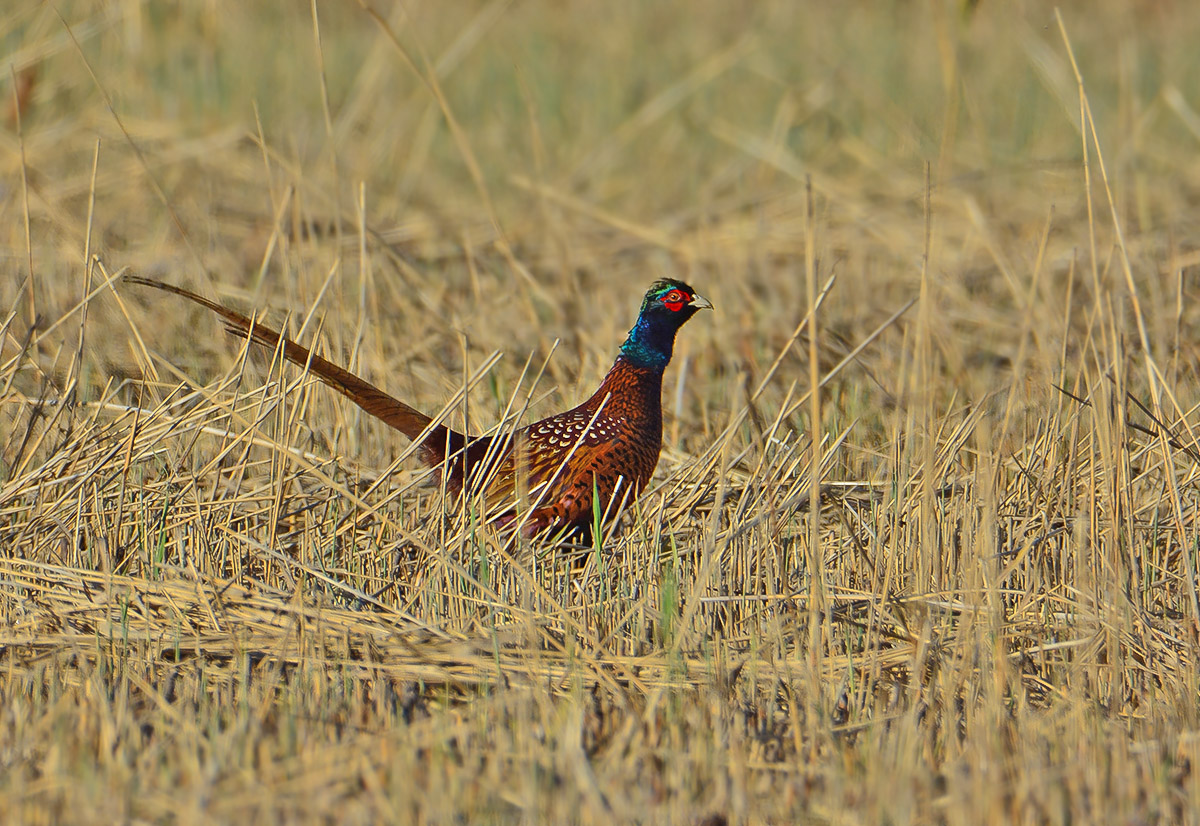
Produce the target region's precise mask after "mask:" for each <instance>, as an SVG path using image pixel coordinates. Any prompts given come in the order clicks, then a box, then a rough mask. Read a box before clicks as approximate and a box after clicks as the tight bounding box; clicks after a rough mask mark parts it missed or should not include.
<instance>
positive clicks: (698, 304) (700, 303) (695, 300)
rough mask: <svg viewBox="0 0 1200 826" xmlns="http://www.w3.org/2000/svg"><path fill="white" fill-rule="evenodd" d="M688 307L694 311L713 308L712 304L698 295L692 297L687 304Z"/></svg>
mask: <svg viewBox="0 0 1200 826" xmlns="http://www.w3.org/2000/svg"><path fill="white" fill-rule="evenodd" d="M688 306H690V307H692V308H693V309H696V310H711V309H712V308H713V305H712V302H711V301H709V300H708V299H707V298H705V297H704V296H702V295H699V294H696V295H693V296H692V300H691V301H689V302H688Z"/></svg>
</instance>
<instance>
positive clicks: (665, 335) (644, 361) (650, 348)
mask: <svg viewBox="0 0 1200 826" xmlns="http://www.w3.org/2000/svg"><path fill="white" fill-rule="evenodd" d="M711 309H712V304H711V303H710V302H709V300H708V299H707V298H705V297H704V296H702V295H698V294H697V293H696V291H695V290H693V289H692V288H691V287H689V286H688V285H687V284H684V283H683V282H682V281H676V280H674V279H672V278H664V279H662V280H661V281H655V282H654V283H653V284H652V285H650V289H649V290H647V292H646V297H645V298H644V299H642V309H641V312H639V313H638V317H637V321H636V322H635V323H634V325H633V329H632V330H630V331H629V337H628V338H627V339H625V343H624V344H622V345H621V356H622V358H624V359H625V360H626V361H627V362H629V363H630V364H632V365H633V366H635V367H643V368H651V369H657V370H665V369H666V366H667V364H668V362H670V361H671V351H672V350H673V349H674V347H675V333H676V332H678V331H679V328H680V327H682V326H683V325H684V323H685V322H686V321H687V320H688V319H689V318H691V317H692V316H694V315H695V314H696V313H697V312H698V311H699V310H711Z"/></svg>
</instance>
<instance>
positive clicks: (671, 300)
mask: <svg viewBox="0 0 1200 826" xmlns="http://www.w3.org/2000/svg"><path fill="white" fill-rule="evenodd" d="M691 300H692V297H691V296H690V295H688V294H687V293H685V292H683V291H682V290H671V292H669V293H667V294H666V295H664V296H663V298H662V303H663V306H664V307H666V308H667V309H668V310H670V311H671V312H673V313H677V312H679V311H680V310H682V309H683V307H684V305H685V304H687V303H688V302H690V301H691Z"/></svg>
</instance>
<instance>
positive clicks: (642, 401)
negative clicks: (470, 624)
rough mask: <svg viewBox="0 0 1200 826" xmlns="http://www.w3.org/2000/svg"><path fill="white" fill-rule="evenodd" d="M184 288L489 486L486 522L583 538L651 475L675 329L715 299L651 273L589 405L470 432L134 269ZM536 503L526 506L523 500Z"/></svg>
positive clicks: (459, 482) (456, 486)
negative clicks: (492, 431) (506, 429)
mask: <svg viewBox="0 0 1200 826" xmlns="http://www.w3.org/2000/svg"><path fill="white" fill-rule="evenodd" d="M125 280H127V281H130V282H132V283H134V284H141V285H143V286H146V287H154V288H156V289H159V290H164V291H166V292H170V293H175V294H176V295H180V296H183V297H184V298H187V299H189V300H191V301H194V302H195V303H197V304H199V305H201V306H203V307H207V308H208V309H210V310H212V311H213V312H214V313H216V314H217V315H219V316H220V317H221V318H222V319H223V320H224V322H225V326H226V328H227V329H228V330H229V332H231V333H233V334H235V335H239V336H243V337H249V338H250V339H251V340H253V341H254V342H256V343H258V344H260V345H263V346H266V347H270V348H281V349H282V352H283V356H284V358H286V359H287V360H288V361H290V362H292V363H293V364H297V365H300V366H301V367H305V368H306V369H307V370H309V371H310V372H311V373H312V374H313V375H315V376H317V377H318V378H319V379H321V380H322V381H323V382H325V383H326V384H328V385H329V386H330V387H332V388H333V389H335V390H337V391H338V392H339V393H341V394H342V395H344V396H346V397H347V398H348V399H350V400H351V401H352V402H354V403H355V404H356V405H358V406H359V407H360V408H362V409H363V410H364V411H366V412H367V413H369V414H370V415H372V416H374V417H375V418H377V419H379V420H380V421H382V422H384V423H385V424H388V425H390V426H391V427H393V428H395V429H396V430H399V431H400V432H401V433H403V434H404V435H405V436H407V437H408V438H409V439H412V440H414V441H415V442H417V449H416V455H417V457H418V458H419V459H420V460H421V461H422V462H424V463H425V464H427V465H429V466H431V467H434V468H437V469H438V470H440V472H441V473H442V474H443V476H444V479H445V482H446V486H447V487H448V488H449V489H450V490H451V492H453V493H455V494H462V493H464V492H465V493H467V494H476V493H482V494H483V500H484V503H485V505H486V511H487V513H488V514H489V520H490V521H492V522H494V523H496V524H498V525H500V526H501V527H518V526H519V527H520V529H521V532H522V533H523V534H524V535H525V536H527V537H532V536H536V535H540V534H557V535H561V536H568V535H573V536H578V537H580V538H583V539H585V540H586V538H588V537H590V536H591V528H592V525H593V523H594V520H595V518H596V516H597V514H596V512H595V511H596V509H599V515H600V516H602V517H605V518H608V517H611V516H612V515H615V514H616V513H619V512H620V510H621V509H622V508H624V507H625V506H627V505H628V504H630V503H631V502H633V500H634V499H636V498H637V496H638V494H640V493H641V492H642V490H643V489H644V488H645V487H646V484H647V483H648V482H649V481H650V476H651V475H652V474H653V473H654V468H655V466H656V465H657V464H658V454H659V450H660V448H661V446H662V378H663V372H664V371H665V370H666V367H667V364H668V363H669V362H670V361H671V352H672V349H673V347H674V344H675V333H676V332H678V330H679V328H680V327H682V326H683V325H684V323H685V322H686V321H687V320H688V319H689V318H691V317H692V316H693V315H695V314H696V312H698V311H699V310H704V309H712V304H711V303H710V302H709V301H708V300H707V299H706V298H704V297H703V296H701V295H698V294H697V293H696V291H695V290H693V289H692V288H691V287H689V286H688V285H687V284H685V283H683V282H682V281H676V280H674V279H662V280H659V281H656V282H654V284H652V285H651V286H650V289H649V290H648V291H647V292H646V295H645V298H643V299H642V307H641V311H640V312H639V313H638V317H637V321H636V322H635V323H634V325H633V329H632V330H630V331H629V336H628V338H626V339H625V343H624V344H622V345H621V350H620V353H619V355H618V356H617V359H616V361H615V362H614V363H613V366H612V368H611V369H610V370H609V371H608V374H607V375H606V376H605V377H604V380H603V381H601V382H600V386H599V388H597V389H596V392H595V393H593V394H592V395H591V397H589V398H588V399H587V400H586V401H585V402H583V403H582V404H580V405H579V406H578V407H574V408H572V409H570V410H567V411H565V412H563V413H558V414H556V415H553V416H550V417H549V418H545V419H542V420H541V421H537V422H534V423H533V424H530V425H527V426H525V427H522V428H518V429H516V430H515V431H513V432H511V433H506V434H497V435H491V436H477V437H472V436H467V435H465V434H463V433H459V432H458V431H456V430H453V429H451V428H449V427H447V426H446V425H444V424H435V423H434V420H433V418H432V417H430V416H427V415H425V414H424V413H421V412H420V411H418V410H416V409H414V408H412V407H410V406H409V405H407V404H405V403H404V402H402V401H400V400H399V399H396V398H394V397H392V396H390V395H388V394H387V393H385V392H384V391H383V390H380V389H379V388H378V387H376V386H374V385H373V384H371V383H369V382H367V381H365V380H364V379H361V378H359V377H358V376H356V375H354V374H353V373H351V372H349V371H348V370H344V369H343V368H341V367H339V366H337V365H336V364H334V363H333V362H331V361H328V360H326V359H323V358H321V357H320V356H318V355H315V354H314V353H311V352H310V351H309V350H308V349H307V348H305V347H303V346H301V345H299V344H297V343H296V342H294V341H290V340H289V339H287V338H284V337H283V336H282V335H280V334H279V333H278V332H276V331H275V330H272V329H270V328H269V327H264V326H263V325H261V324H259V323H258V321H256V320H252V319H251V318H248V317H247V316H244V315H242V314H241V313H238V312H235V311H234V310H231V309H229V308H228V307H224V306H222V305H220V304H217V303H215V302H212V301H209V300H208V299H206V298H203V297H202V296H199V295H197V294H196V293H193V292H191V291H190V290H185V289H183V288H181V287H175V286H172V285H170V284H164V283H162V282H160V281H153V280H151V279H148V278H141V277H137V276H127V277H126V279H125ZM519 502H520V503H529V504H530V505H532V509H527V512H526V513H524V514H522V513H520V512H519V510H518V508H517V504H518V503H519Z"/></svg>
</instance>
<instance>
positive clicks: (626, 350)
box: [621, 313, 678, 370]
mask: <svg viewBox="0 0 1200 826" xmlns="http://www.w3.org/2000/svg"><path fill="white" fill-rule="evenodd" d="M677 329H678V328H677V327H675V326H674V325H672V324H665V323H663V319H661V318H658V319H650V318H647V317H646V314H645V313H642V314H641V315H639V316H638V320H637V323H636V324H634V325H633V329H632V330H630V331H629V337H628V338H627V339H625V343H624V344H622V345H621V355H622V356H624V357H625V359H626V361H628V362H629V363H630V364H632V365H633V366H635V367H645V368H649V369H655V370H666V369H667V364H669V363H670V361H671V351H672V350H673V349H674V347H675V332H676V330H677Z"/></svg>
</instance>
